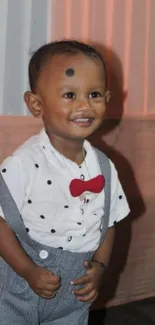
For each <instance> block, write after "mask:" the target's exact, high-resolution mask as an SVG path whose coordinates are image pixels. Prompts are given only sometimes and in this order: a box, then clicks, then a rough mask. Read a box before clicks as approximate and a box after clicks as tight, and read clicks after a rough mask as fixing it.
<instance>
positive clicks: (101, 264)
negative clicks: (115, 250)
mask: <svg viewBox="0 0 155 325" xmlns="http://www.w3.org/2000/svg"><path fill="white" fill-rule="evenodd" d="M91 262H96V263H98V264H99V265H100V266H101V267H102V268H103V269H104V270H105V269H106V265H105V264H104V263H103V262H100V261H97V260H94V259H93V260H91Z"/></svg>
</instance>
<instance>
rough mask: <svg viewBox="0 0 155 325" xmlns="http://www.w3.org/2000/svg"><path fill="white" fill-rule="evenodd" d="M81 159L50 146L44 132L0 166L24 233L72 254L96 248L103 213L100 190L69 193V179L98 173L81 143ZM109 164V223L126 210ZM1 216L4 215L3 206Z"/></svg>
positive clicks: (88, 147) (93, 157)
mask: <svg viewBox="0 0 155 325" xmlns="http://www.w3.org/2000/svg"><path fill="white" fill-rule="evenodd" d="M84 149H85V151H86V157H85V160H84V162H83V163H82V164H81V165H80V166H78V165H77V164H76V163H74V162H72V161H70V160H69V159H67V158H66V157H64V156H63V155H61V154H60V153H59V152H58V151H56V150H55V148H54V147H53V146H52V145H51V143H50V141H49V138H48V136H47V134H46V132H45V131H44V130H42V131H41V133H40V134H38V135H36V136H34V137H32V138H30V139H29V140H28V141H26V142H25V143H24V144H23V145H22V146H20V147H19V148H18V149H17V150H16V151H15V152H14V154H13V155H12V156H11V157H8V158H7V159H6V160H5V161H4V162H3V163H2V165H1V173H2V176H3V178H4V180H5V182H6V184H7V186H8V188H9V190H10V192H11V195H12V197H13V199H14V200H15V202H16V204H17V207H18V209H19V211H20V214H21V216H22V219H23V222H24V225H25V228H26V231H27V232H28V233H29V235H30V236H31V237H32V239H34V240H36V241H37V242H39V243H42V244H44V245H48V246H51V247H57V248H60V249H64V250H69V251H72V252H83V251H92V250H96V249H97V247H98V245H99V241H100V236H101V231H102V229H101V219H102V216H104V199H105V197H104V189H103V190H102V191H101V193H99V194H93V193H90V192H85V193H84V194H82V195H81V196H80V197H72V196H71V194H70V190H69V184H70V182H71V180H72V179H74V178H79V179H81V180H89V179H91V178H93V177H96V176H98V175H99V174H101V170H100V166H99V163H98V161H97V157H96V153H95V152H94V149H93V148H92V146H91V144H90V143H89V142H88V141H85V142H84ZM110 165H111V209H110V219H109V227H111V226H113V225H114V224H115V223H116V222H119V221H120V220H121V219H123V218H125V217H126V216H127V215H128V214H129V211H130V210H129V206H128V203H127V200H126V197H125V194H124V191H123V189H122V186H121V184H120V181H119V179H118V175H117V171H116V169H115V167H114V164H113V163H112V162H111V161H110ZM0 215H1V216H2V217H3V218H5V216H4V214H3V211H2V209H1V208H0Z"/></svg>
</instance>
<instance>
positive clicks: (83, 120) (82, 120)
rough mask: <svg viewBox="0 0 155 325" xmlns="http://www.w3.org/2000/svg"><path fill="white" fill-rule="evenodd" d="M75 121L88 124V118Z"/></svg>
mask: <svg viewBox="0 0 155 325" xmlns="http://www.w3.org/2000/svg"><path fill="white" fill-rule="evenodd" d="M75 121H77V122H88V121H89V118H77V119H75Z"/></svg>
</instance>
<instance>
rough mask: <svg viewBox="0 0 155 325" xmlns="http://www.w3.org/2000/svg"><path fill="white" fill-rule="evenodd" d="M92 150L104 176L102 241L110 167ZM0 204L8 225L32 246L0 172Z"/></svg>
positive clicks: (102, 238) (106, 219) (104, 230)
mask: <svg viewBox="0 0 155 325" xmlns="http://www.w3.org/2000/svg"><path fill="white" fill-rule="evenodd" d="M94 150H95V152H96V155H97V158H98V161H99V165H100V168H101V172H102V174H103V176H104V178H105V206H104V211H105V215H104V217H103V218H102V221H103V227H102V235H101V243H102V242H103V241H104V238H105V234H106V231H107V228H108V223H109V213H110V189H111V168H110V163H109V159H108V158H107V156H106V155H105V154H103V153H102V152H101V151H99V150H98V149H96V148H94ZM0 205H1V207H2V209H3V212H4V215H5V220H6V222H7V224H8V225H9V227H10V228H11V229H12V230H13V231H14V232H15V233H16V235H17V236H18V237H19V238H20V239H22V240H23V241H24V242H25V243H26V244H28V245H30V246H31V247H32V246H34V243H33V240H31V238H30V236H29V235H28V234H27V231H26V229H25V227H24V223H23V221H22V218H21V216H20V213H19V210H18V208H17V206H16V203H15V202H14V200H13V198H12V196H11V194H10V191H9V190H8V187H7V185H6V183H5V181H4V179H3V177H2V175H1V173H0ZM10 215H11V217H10ZM34 248H35V247H34Z"/></svg>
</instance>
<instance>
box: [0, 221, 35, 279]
mask: <svg viewBox="0 0 155 325" xmlns="http://www.w3.org/2000/svg"><path fill="white" fill-rule="evenodd" d="M0 256H1V257H3V259H4V260H5V261H6V262H7V263H8V264H9V265H10V266H11V267H12V269H13V270H14V271H15V272H16V273H17V274H18V275H20V276H22V277H24V276H26V274H27V273H28V272H30V270H31V269H33V268H34V267H35V263H34V262H33V261H32V260H31V258H30V257H29V256H28V255H27V254H26V252H25V251H24V249H23V248H22V246H21V244H20V242H19V241H18V239H17V237H16V236H15V234H14V233H13V231H12V230H11V229H10V228H9V227H8V225H7V223H6V222H5V220H4V219H3V218H2V217H0Z"/></svg>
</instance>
